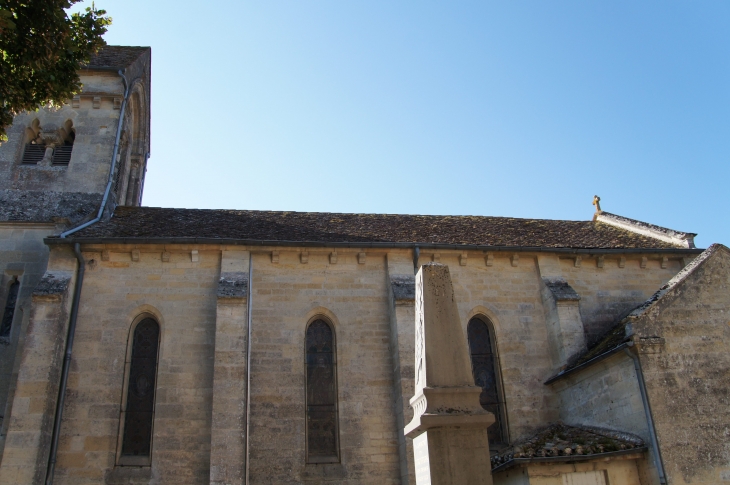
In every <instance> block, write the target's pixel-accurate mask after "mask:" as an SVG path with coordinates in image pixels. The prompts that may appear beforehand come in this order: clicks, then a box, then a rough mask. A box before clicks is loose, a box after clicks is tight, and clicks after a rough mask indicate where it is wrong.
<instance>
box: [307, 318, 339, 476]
mask: <svg viewBox="0 0 730 485" xmlns="http://www.w3.org/2000/svg"><path fill="white" fill-rule="evenodd" d="M306 368H307V385H306V387H307V396H306V399H307V408H306V414H307V461H308V462H309V463H332V462H337V461H339V439H338V435H339V430H338V419H337V379H336V359H335V343H334V332H333V331H332V327H330V325H329V324H328V323H327V322H325V321H324V320H321V319H320V320H315V321H314V322H312V323H311V324H309V327H307V335H306Z"/></svg>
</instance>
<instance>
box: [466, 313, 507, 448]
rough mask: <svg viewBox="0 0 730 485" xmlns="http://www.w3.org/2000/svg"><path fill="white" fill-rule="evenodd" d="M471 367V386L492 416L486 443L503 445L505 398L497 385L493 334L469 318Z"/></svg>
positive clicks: (483, 324)
mask: <svg viewBox="0 0 730 485" xmlns="http://www.w3.org/2000/svg"><path fill="white" fill-rule="evenodd" d="M467 334H468V338H469V351H470V353H471V368H472V373H473V374H474V384H476V385H477V386H479V387H481V388H482V393H481V395H480V396H479V402H480V404H481V405H482V408H484V409H486V410H487V411H490V412H492V413H493V414H494V419H495V421H494V424H492V425H491V426H490V427H489V428H488V429H487V433H488V434H489V444H490V445H500V444H503V443H505V430H504V416H503V412H504V399H503V397H502V390H501V386H500V382H499V365H498V360H497V356H496V349H495V346H494V332H493V330H492V329H491V328H490V325H487V323H485V322H484V321H482V320H481V319H479V318H472V319H471V320H470V321H469V325H468V326H467Z"/></svg>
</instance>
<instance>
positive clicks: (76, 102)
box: [71, 94, 81, 109]
mask: <svg viewBox="0 0 730 485" xmlns="http://www.w3.org/2000/svg"><path fill="white" fill-rule="evenodd" d="M71 107H72V108H76V109H78V108H80V107H81V96H79V95H78V94H77V95H76V96H74V97H73V98H71Z"/></svg>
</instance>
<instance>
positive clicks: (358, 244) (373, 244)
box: [44, 236, 701, 254]
mask: <svg viewBox="0 0 730 485" xmlns="http://www.w3.org/2000/svg"><path fill="white" fill-rule="evenodd" d="M44 242H45V243H46V244H49V245H51V244H73V243H81V244H227V245H237V246H287V247H327V248H329V247H341V248H414V247H418V248H422V249H441V250H457V251H458V250H461V251H464V250H472V251H495V252H505V251H510V252H547V253H564V254H565V253H567V254H630V253H637V254H639V253H641V254H698V253H700V252H701V250H698V249H684V248H572V247H552V246H486V245H477V244H446V243H430V242H390V241H353V242H348V241H336V242H332V241H330V242H328V241H293V240H263V239H242V238H205V237H145V236H143V237H136V236H123V237H106V236H98V237H75V238H74V237H70V238H64V239H61V238H55V237H49V238H46V239H44Z"/></svg>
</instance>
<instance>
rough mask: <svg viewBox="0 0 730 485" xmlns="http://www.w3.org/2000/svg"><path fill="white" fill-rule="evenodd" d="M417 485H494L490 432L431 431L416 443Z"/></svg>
mask: <svg viewBox="0 0 730 485" xmlns="http://www.w3.org/2000/svg"><path fill="white" fill-rule="evenodd" d="M413 455H414V459H415V460H414V461H415V468H416V484H417V485H456V484H458V485H492V469H491V462H490V461H489V439H488V438H487V430H486V429H485V428H482V427H481V426H480V427H477V428H476V429H462V428H431V429H429V430H428V431H426V432H424V433H421V434H420V435H418V436H417V437H416V438H414V439H413Z"/></svg>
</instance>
